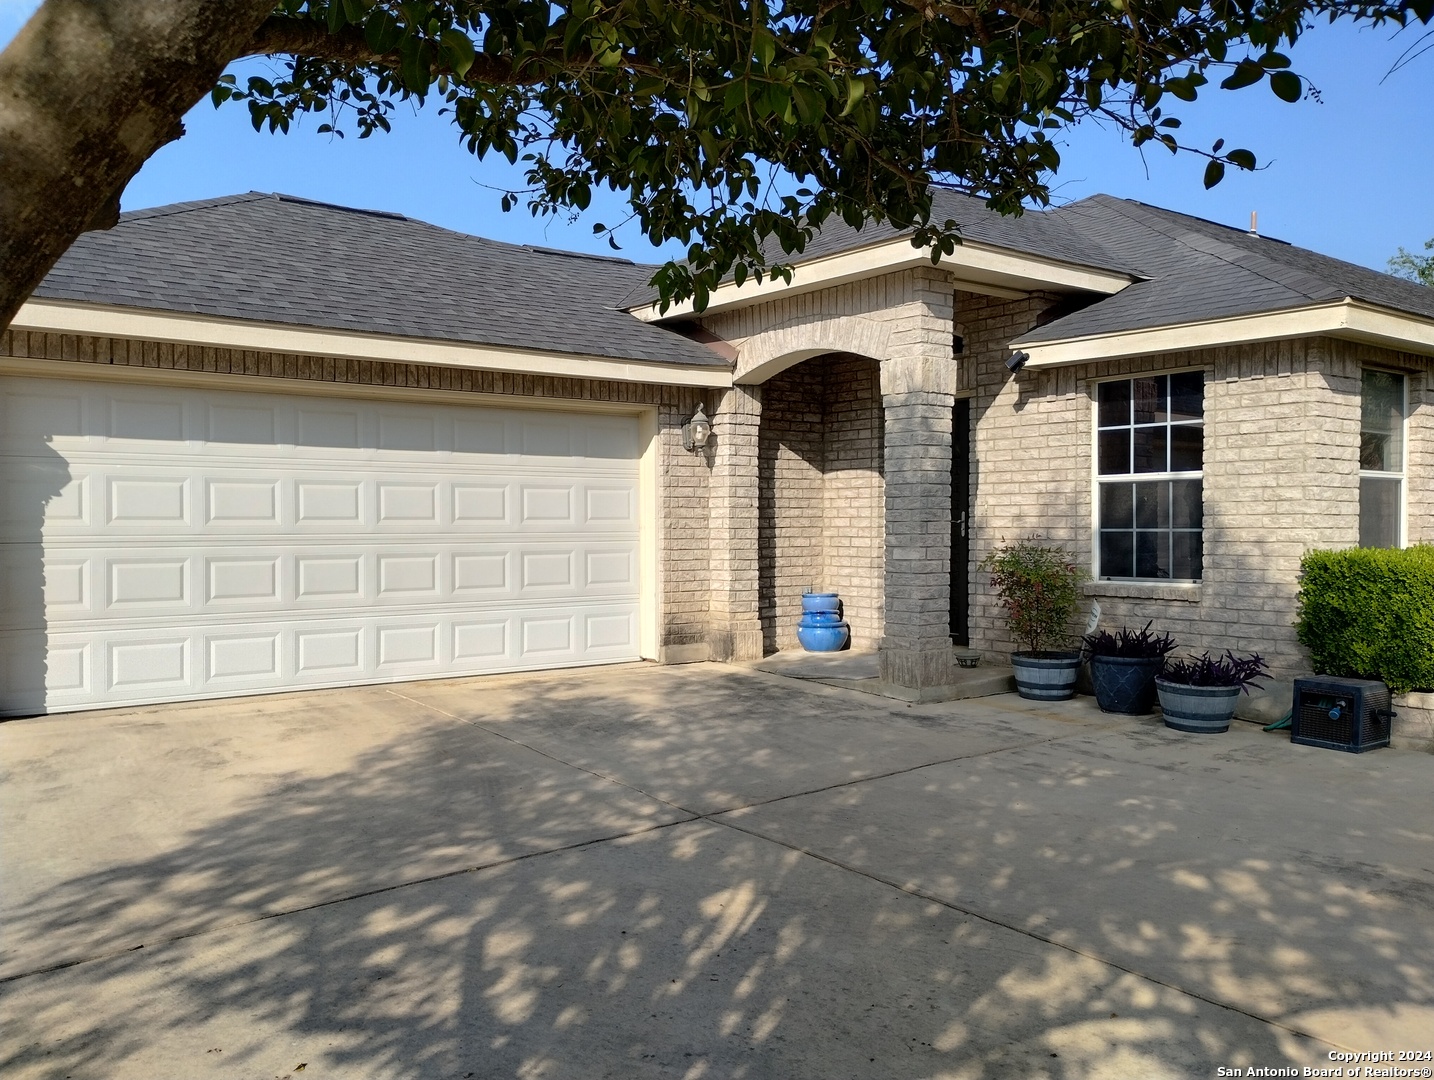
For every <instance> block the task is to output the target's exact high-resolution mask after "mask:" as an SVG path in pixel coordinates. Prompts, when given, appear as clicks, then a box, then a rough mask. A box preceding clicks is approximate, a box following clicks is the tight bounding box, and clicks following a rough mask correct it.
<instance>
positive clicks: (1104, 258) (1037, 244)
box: [622, 188, 1132, 321]
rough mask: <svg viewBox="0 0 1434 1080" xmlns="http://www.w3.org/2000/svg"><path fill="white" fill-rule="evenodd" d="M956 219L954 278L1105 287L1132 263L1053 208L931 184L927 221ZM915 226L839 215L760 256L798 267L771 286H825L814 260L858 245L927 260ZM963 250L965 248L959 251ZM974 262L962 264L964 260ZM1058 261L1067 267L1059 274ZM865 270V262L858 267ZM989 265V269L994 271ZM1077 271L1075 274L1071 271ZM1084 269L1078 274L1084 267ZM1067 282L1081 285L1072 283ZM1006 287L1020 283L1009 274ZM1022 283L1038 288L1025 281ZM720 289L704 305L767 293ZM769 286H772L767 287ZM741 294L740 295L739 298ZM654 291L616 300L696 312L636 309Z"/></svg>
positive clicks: (878, 264)
mask: <svg viewBox="0 0 1434 1080" xmlns="http://www.w3.org/2000/svg"><path fill="white" fill-rule="evenodd" d="M948 219H949V220H952V221H955V222H956V223H957V224H958V225H959V226H960V229H961V237H962V241H963V244H962V246H961V247H958V248H957V249H956V251H955V252H954V253H953V254H952V255H950V256H945V257H943V259H942V261H941V263H940V264H938V265H940V266H941V267H943V268H947V269H950V270H952V272H953V273H955V274H956V275H957V276H958V279H959V277H960V276H961V275H962V273H963V272H968V271H971V270H973V269H974V270H975V274H974V276H973V278H972V280H973V281H979V280H981V279H983V278H993V279H995V278H999V277H1001V276H1013V275H1014V274H1015V273H1017V272H1018V271H1019V270H1021V269H1023V270H1024V271H1025V272H1026V273H1027V274H1030V275H1032V276H1039V275H1040V274H1041V269H1039V266H1044V267H1045V269H1046V270H1047V271H1048V272H1054V273H1053V276H1052V277H1051V280H1050V282H1049V285H1050V287H1054V288H1072V287H1074V288H1075V289H1076V291H1082V287H1083V286H1084V285H1085V284H1086V282H1084V281H1083V280H1082V279H1083V278H1086V277H1089V278H1090V283H1091V284H1092V285H1094V287H1095V288H1096V290H1097V291H1099V292H1104V293H1110V292H1114V291H1115V290H1117V289H1120V288H1123V287H1124V286H1125V285H1126V284H1127V283H1128V282H1129V281H1130V280H1131V273H1132V267H1131V264H1130V263H1129V261H1128V260H1126V259H1125V258H1124V257H1123V256H1122V255H1120V254H1119V253H1117V252H1114V251H1111V250H1110V249H1108V248H1107V247H1106V246H1105V245H1104V244H1103V243H1101V241H1100V240H1099V239H1098V238H1096V237H1094V236H1091V235H1089V234H1087V233H1085V232H1083V231H1082V230H1081V229H1079V228H1077V227H1076V225H1075V224H1074V223H1072V222H1070V221H1068V220H1066V219H1065V218H1063V217H1061V216H1060V215H1059V214H1058V213H1057V212H1055V211H1052V210H1030V211H1027V212H1026V213H1024V214H1022V215H1021V216H1020V217H1010V216H1008V215H1005V214H998V213H996V212H995V211H993V210H991V209H990V208H989V207H987V206H986V203H985V200H983V199H977V198H972V197H971V196H969V195H962V194H959V193H957V192H954V191H948V190H945V189H941V188H938V189H935V190H934V191H933V192H932V196H931V220H932V221H934V222H943V221H946V220H948ZM913 231H914V230H912V229H900V228H897V227H896V226H894V225H892V224H891V223H890V222H882V223H880V224H876V223H871V222H868V223H867V224H865V225H863V226H861V227H860V228H852V227H851V226H850V225H847V224H846V223H845V222H843V221H842V220H841V219H839V218H831V219H828V221H827V223H826V224H825V225H823V226H822V228H821V230H820V231H819V232H818V233H817V234H816V235H815V236H814V237H812V239H811V242H810V243H808V244H807V246H806V248H805V249H804V250H803V251H801V252H799V253H796V254H792V255H787V254H785V253H783V252H782V250H781V248H780V247H778V246H777V245H776V244H775V243H774V242H772V241H770V240H769V241H768V243H767V244H766V245H765V247H764V249H763V253H764V255H765V256H766V257H767V258H768V259H769V260H771V261H772V262H776V263H781V262H788V263H790V264H791V265H793V266H796V267H799V268H802V267H805V268H806V271H805V273H806V276H805V279H804V276H803V270H802V269H798V271H797V273H796V275H795V276H794V278H793V280H792V282H791V284H790V285H786V286H779V287H778V288H777V289H776V290H775V291H781V292H799V291H804V290H809V289H811V288H816V287H825V286H826V285H829V284H832V283H833V282H832V281H828V280H823V279H822V276H821V273H820V272H819V271H818V268H817V267H816V266H813V265H812V264H822V263H828V264H830V263H835V262H837V261H838V257H840V256H850V255H853V254H855V253H858V252H863V251H865V252H873V253H876V252H880V253H881V256H882V257H881V258H877V259H874V260H871V262H872V266H873V267H874V272H880V273H885V272H890V271H891V270H895V269H902V268H904V267H905V266H907V265H914V266H920V265H924V264H928V263H929V262H930V256H929V255H928V254H927V252H926V249H919V248H913V247H912V246H911V245H910V242H909V238H910V236H911V234H912V232H913ZM963 249H964V250H963ZM978 252H979V253H985V252H1002V253H1012V254H1014V255H1017V256H1028V257H1029V259H1030V260H1031V265H1028V266H1026V267H1024V268H1017V267H1014V266H1012V267H1004V268H993V267H990V266H986V265H980V264H982V263H983V262H985V260H983V259H982V258H981V256H980V254H978ZM968 262H970V263H973V264H974V265H973V266H971V267H968V266H966V265H964V264H966V263H968ZM1058 268H1065V270H1066V272H1065V273H1062V272H1061V270H1060V269H1058ZM863 269H867V268H866V267H863ZM993 269H994V273H993V272H992V271H993ZM1071 271H1075V273H1071ZM1082 272H1084V273H1082ZM1071 282H1079V283H1080V284H1076V285H1074V286H1073V285H1072V284H1071ZM1008 287H1009V288H1019V285H1017V284H1016V283H1015V282H1014V281H1013V282H1012V284H1010V285H1009V286H1008ZM1026 287H1028V288H1039V287H1042V286H1041V285H1040V284H1031V283H1028V284H1027V286H1026ZM719 290H720V292H722V293H723V294H726V293H731V294H732V295H731V296H726V295H722V296H718V295H715V294H714V298H713V302H712V304H711V305H710V306H709V307H708V309H707V311H708V312H712V311H716V310H720V309H721V308H722V307H727V306H740V305H741V304H743V303H755V302H761V300H763V299H766V298H767V297H764V296H761V295H758V294H759V293H760V292H761V291H762V290H761V288H760V287H754V285H753V284H748V285H745V286H743V288H742V289H741V290H738V289H737V287H736V286H735V285H733V284H732V283H731V278H730V277H729V278H727V279H726V281H724V283H723V284H722V285H721V286H720V287H719ZM768 291H769V292H770V291H773V290H771V289H769V290H768ZM739 297H740V298H739ZM657 299H658V296H657V291H656V290H655V289H653V288H651V287H650V286H648V285H646V284H643V285H640V286H639V287H637V288H635V289H634V290H633V291H632V292H631V293H630V294H629V295H628V296H627V297H626V299H625V300H623V302H622V306H623V307H626V308H628V309H629V310H632V311H635V312H641V316H640V317H642V318H648V319H652V320H654V321H656V320H662V319H673V318H690V317H693V315H694V314H697V317H700V314H699V313H694V312H693V311H692V309H691V305H690V304H677V305H674V306H673V307H672V308H671V309H669V310H668V311H667V312H661V313H659V312H656V311H651V312H647V311H642V309H646V308H648V307H649V306H650V305H653V304H655V303H656V302H657Z"/></svg>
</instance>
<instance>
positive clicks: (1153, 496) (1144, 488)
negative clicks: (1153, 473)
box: [1135, 480, 1170, 529]
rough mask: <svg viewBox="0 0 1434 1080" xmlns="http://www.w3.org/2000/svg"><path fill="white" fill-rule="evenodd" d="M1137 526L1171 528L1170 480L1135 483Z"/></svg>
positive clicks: (1143, 527)
mask: <svg viewBox="0 0 1434 1080" xmlns="http://www.w3.org/2000/svg"><path fill="white" fill-rule="evenodd" d="M1135 527H1136V528H1137V529H1168V528H1170V481H1168V480H1156V481H1153V482H1151V483H1146V484H1136V485H1135Z"/></svg>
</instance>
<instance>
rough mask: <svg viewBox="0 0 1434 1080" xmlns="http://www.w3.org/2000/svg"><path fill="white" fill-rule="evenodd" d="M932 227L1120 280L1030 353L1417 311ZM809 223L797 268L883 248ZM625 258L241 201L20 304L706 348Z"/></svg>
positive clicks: (630, 349)
mask: <svg viewBox="0 0 1434 1080" xmlns="http://www.w3.org/2000/svg"><path fill="white" fill-rule="evenodd" d="M933 217H934V218H937V219H943V218H946V217H950V218H953V219H955V220H956V221H958V222H959V223H960V224H961V227H962V232H963V234H964V236H965V237H966V238H967V239H968V240H971V241H977V242H981V243H985V244H990V245H992V246H995V247H999V248H1003V249H1006V250H1012V251H1020V252H1026V253H1029V254H1034V255H1040V256H1044V257H1047V258H1054V259H1058V260H1061V261H1063V262H1069V263H1073V264H1075V265H1081V266H1088V267H1092V268H1099V269H1104V270H1115V271H1119V272H1123V273H1129V274H1131V275H1132V277H1134V278H1136V279H1138V280H1136V281H1135V282H1134V283H1133V284H1131V285H1130V286H1128V287H1127V288H1125V289H1123V290H1122V291H1121V292H1118V293H1116V294H1114V295H1113V296H1109V297H1102V298H1099V299H1097V300H1096V301H1095V302H1094V303H1092V304H1090V305H1089V306H1087V307H1084V308H1082V309H1080V310H1078V311H1075V312H1073V313H1072V314H1069V315H1066V316H1065V317H1063V318H1060V319H1057V320H1055V321H1053V322H1051V323H1048V324H1046V325H1045V326H1041V327H1038V328H1036V329H1035V330H1032V331H1030V332H1029V333H1027V334H1025V335H1024V336H1023V337H1021V338H1019V339H1017V342H1016V344H1037V343H1040V342H1047V341H1059V340H1064V339H1068V338H1078V337H1089V336H1098V335H1102V334H1111V333H1119V332H1121V331H1126V330H1138V329H1145V328H1151V327H1157V326H1169V325H1176V324H1182V323H1190V322H1203V321H1208V320H1213V319H1220V318H1229V317H1233V316H1239V315H1250V314H1256V313H1261V312H1270V311H1281V310H1287V309H1291V308H1299V307H1306V306H1309V305H1311V304H1316V303H1321V302H1329V301H1338V300H1343V299H1345V298H1346V297H1350V298H1353V299H1355V300H1361V301H1365V302H1367V303H1370V304H1374V305H1376V306H1379V307H1385V308H1389V309H1392V310H1395V311H1401V312H1405V313H1408V314H1412V315H1416V316H1422V317H1426V318H1434V289H1429V288H1426V287H1424V286H1421V285H1416V284H1414V283H1413V282H1408V281H1402V280H1400V279H1398V278H1394V277H1391V276H1389V275H1388V274H1381V273H1378V272H1377V271H1374V270H1370V269H1368V268H1366V267H1363V266H1356V265H1354V264H1352V263H1347V262H1342V261H1340V260H1338V259H1332V258H1330V257H1328V256H1326V255H1320V254H1318V253H1317V252H1313V251H1308V250H1305V249H1303V248H1297V247H1293V246H1291V245H1289V244H1286V243H1283V242H1282V241H1279V240H1273V239H1270V238H1267V237H1258V236H1251V235H1249V234H1248V233H1245V232H1242V231H1241V230H1239V229H1231V228H1227V227H1225V226H1222V225H1217V224H1215V223H1213V222H1209V221H1204V220H1202V219H1200V218H1194V217H1189V216H1187V215H1185V214H1177V213H1174V212H1173V211H1169V210H1162V209H1159V208H1158V207H1153V206H1147V205H1145V204H1144V203H1139V202H1134V201H1131V200H1126V199H1116V198H1113V197H1111V196H1108V195H1097V196H1094V197H1092V198H1089V199H1083V200H1081V201H1080V202H1076V203H1071V204H1069V205H1067V206H1063V207H1059V208H1057V209H1054V210H1045V211H1033V212H1029V213H1026V214H1024V215H1022V216H1021V217H1019V218H1011V217H1005V216H1003V215H1000V214H997V213H994V212H992V211H991V210H989V209H987V208H986V206H985V204H984V203H983V202H982V201H981V200H979V199H973V198H968V197H966V196H962V195H957V194H955V193H953V192H948V191H938V192H937V193H936V194H935V196H934V213H933ZM901 235H902V231H901V230H898V229H895V228H892V227H891V226H890V225H868V226H866V227H865V228H863V229H852V228H849V227H847V226H846V225H844V224H841V223H839V222H838V223H833V224H832V225H829V226H828V227H827V228H825V229H823V230H822V232H821V234H820V235H818V236H817V237H816V238H815V239H814V240H813V242H812V243H811V244H810V245H809V246H808V248H807V250H806V252H804V253H803V255H802V256H801V259H802V260H806V259H812V258H818V257H820V256H822V255H829V254H833V253H836V252H840V251H844V250H850V249H854V248H858V247H864V246H867V245H869V244H872V243H877V242H880V241H883V240H887V239H892V238H895V237H898V236H901ZM653 269H654V268H653V267H651V266H641V265H637V264H634V263H631V262H628V261H626V260H623V259H610V258H602V257H597V256H588V255H579V254H572V253H567V252H560V251H553V250H551V249H547V248H535V247H526V246H518V245H513V244H503V243H498V242H496V241H492V240H484V239H481V238H479V237H476V236H468V235H466V234H463V233H457V232H452V231H450V230H447V229H441V228H439V227H437V226H435V225H429V224H427V223H425V222H421V221H415V220H412V219H410V218H406V217H403V216H401V215H398V214H387V213H381V212H377V211H366V210H352V209H348V208H345V207H338V206H332V205H329V204H327V203H317V202H312V201H309V200H306V199H298V198H294V197H292V196H286V195H268V194H262V193H258V192H251V193H249V194H247V195H234V196H229V197H227V198H221V199H210V200H205V201H201V202H191V203H178V204H175V205H172V206H163V207H156V208H154V209H151V210H140V211H136V212H133V213H128V214H125V215H124V216H123V217H122V218H121V219H120V223H119V224H118V225H117V226H115V227H114V228H113V229H110V230H108V231H105V232H93V233H86V234H85V235H84V236H82V237H81V238H80V240H79V241H78V242H77V243H76V244H75V245H74V247H72V248H71V249H70V251H69V252H67V253H66V254H65V256H64V258H62V259H61V260H60V262H59V263H58V264H57V265H56V267H55V268H54V270H52V271H51V272H50V275H49V276H48V277H47V278H46V279H45V281H44V282H43V283H42V284H41V285H40V287H39V288H38V289H37V290H36V291H35V295H36V296H37V297H41V298H45V299H53V300H75V301H86V302H92V303H101V304H112V305H116V306H121V307H135V308H143V309H150V310H158V311H173V312H184V313H192V314H200V315H211V316H219V317H228V318H236V319H246V320H257V321H261V322H270V323H279V324H287V325H294V326H303V327H314V328H322V329H332V330H348V331H358V332H365V333H381V334H388V335H394V336H398V337H412V338H421V339H430V340H438V341H454V342H463V343H469V344H479V345H493V346H506V347H511V348H519V349H535V350H543V351H552V352H560V353H572V354H578V355H586V356H602V357H613V358H619V359H630V360H646V361H653V362H659V363H668V364H677V365H700V366H703V367H714V366H720V365H722V364H723V363H724V361H723V360H722V359H721V357H719V356H718V355H717V354H715V353H714V352H712V351H710V350H709V349H707V348H705V347H704V346H702V345H700V344H697V343H696V342H694V341H692V340H690V339H688V338H687V337H685V336H683V335H682V334H679V333H676V332H674V331H672V330H668V329H666V328H664V327H662V326H661V325H656V324H651V323H645V322H642V321H641V320H639V319H637V318H635V317H633V316H632V315H631V314H629V313H628V312H626V311H625V310H623V308H624V307H625V306H629V305H631V304H633V303H634V302H635V298H638V297H644V296H646V297H650V296H651V295H652V294H651V293H650V291H649V290H648V287H647V285H646V282H647V281H648V279H649V278H650V277H651V275H652V272H653Z"/></svg>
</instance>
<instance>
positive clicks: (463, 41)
mask: <svg viewBox="0 0 1434 1080" xmlns="http://www.w3.org/2000/svg"><path fill="white" fill-rule="evenodd" d="M441 46H442V50H443V58H444V59H445V60H446V61H447V62H448V66H449V67H450V68H452V69H453V73H454V74H455V75H457V76H458V77H459V78H460V79H461V78H463V77H464V76H465V75H467V74H468V71H469V69H470V68H472V67H473V61H474V60H476V59H477V55H478V54H477V53H476V52H475V51H474V49H473V40H472V38H470V37H469V36H468V35H467V34H465V33H464V32H463V31H462V30H457V29H455V28H454V27H451V26H450V27H448V28H447V29H446V30H444V31H443V37H442V39H441Z"/></svg>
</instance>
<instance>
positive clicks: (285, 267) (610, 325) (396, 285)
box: [35, 192, 724, 366]
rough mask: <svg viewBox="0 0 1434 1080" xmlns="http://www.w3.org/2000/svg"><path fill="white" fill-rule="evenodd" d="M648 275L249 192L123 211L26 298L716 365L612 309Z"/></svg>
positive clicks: (629, 266)
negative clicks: (111, 225)
mask: <svg viewBox="0 0 1434 1080" xmlns="http://www.w3.org/2000/svg"><path fill="white" fill-rule="evenodd" d="M652 272H653V267H650V266H638V265H636V264H633V263H631V262H627V261H626V260H620V259H607V258H601V257H594V256H586V255H576V254H569V253H566V252H557V251H551V250H548V249H540V248H532V247H521V246H517V245H513V244H502V243H498V242H496V241H493V240H484V239H481V238H479V237H476V236H468V235H465V234H463V233H457V232H451V231H449V230H447V229H441V228H439V227H437V226H435V225H429V224H427V223H426V222H422V221H414V220H412V219H409V218H406V217H403V216H401V215H398V214H387V213H381V212H377V211H365V210H351V209H348V208H345V207H338V206H331V205H329V204H327V203H316V202H312V201H309V200H306V199H298V198H294V197H292V196H286V195H269V194H263V193H259V192H251V193H249V194H247V195H234V196H229V197H226V198H220V199H209V200H205V201H201V202H190V203H177V204H174V205H172V206H162V207H156V208H154V209H151V210H138V211H135V212H132V213H127V214H125V215H123V216H122V217H121V218H120V223H119V224H118V225H116V226H115V227H114V228H113V229H109V230H107V231H104V232H91V233H86V234H85V235H84V236H82V237H80V239H79V241H78V242H77V243H76V244H75V245H74V246H73V247H72V248H71V249H70V250H69V251H68V252H66V254H65V256H64V257H63V258H62V259H61V260H60V261H59V263H58V264H57V265H56V266H55V268H54V269H53V270H52V271H51V272H50V274H49V276H48V277H46V278H45V280H44V282H42V283H41V285H40V287H39V288H38V289H36V290H35V296H36V297H39V298H43V299H50V300H77V301H87V302H91V303H99V304H112V305H117V306H120V307H135V308H144V309H149V310H158V311H173V312H184V313H186V314H197V315H212V316H220V317H229V318H235V319H246V320H257V321H260V322H270V323H280V324H287V325H293V326H303V327H317V328H322V329H330V330H349V331H359V332H366V333H381V334H390V335H396V336H399V337H413V338H425V339H432V340H439V341H453V342H463V343H469V344H480V345H496V346H508V347H512V348H520V349H535V350H544V351H552V352H560V353H576V354H580V355H586V356H603V357H615V358H620V359H627V360H647V361H655V362H661V363H668V364H678V365H702V366H721V365H722V364H723V363H724V361H723V360H722V359H721V358H720V357H719V356H717V355H716V354H715V353H713V352H711V351H710V350H708V349H706V348H704V347H703V346H701V345H698V344H696V343H694V342H692V341H690V340H689V339H687V338H685V337H683V336H681V335H679V334H676V333H674V332H672V331H670V330H666V329H664V328H662V327H660V326H654V325H651V324H648V323H644V322H641V321H639V320H638V319H635V318H633V316H631V315H630V314H628V313H627V312H625V311H622V310H621V309H620V308H619V307H618V304H619V302H620V301H621V300H622V298H623V297H624V296H626V295H627V294H628V293H629V292H631V291H632V289H633V288H634V287H635V286H637V285H639V284H642V283H645V282H646V281H647V279H648V278H649V277H651V275H652Z"/></svg>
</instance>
